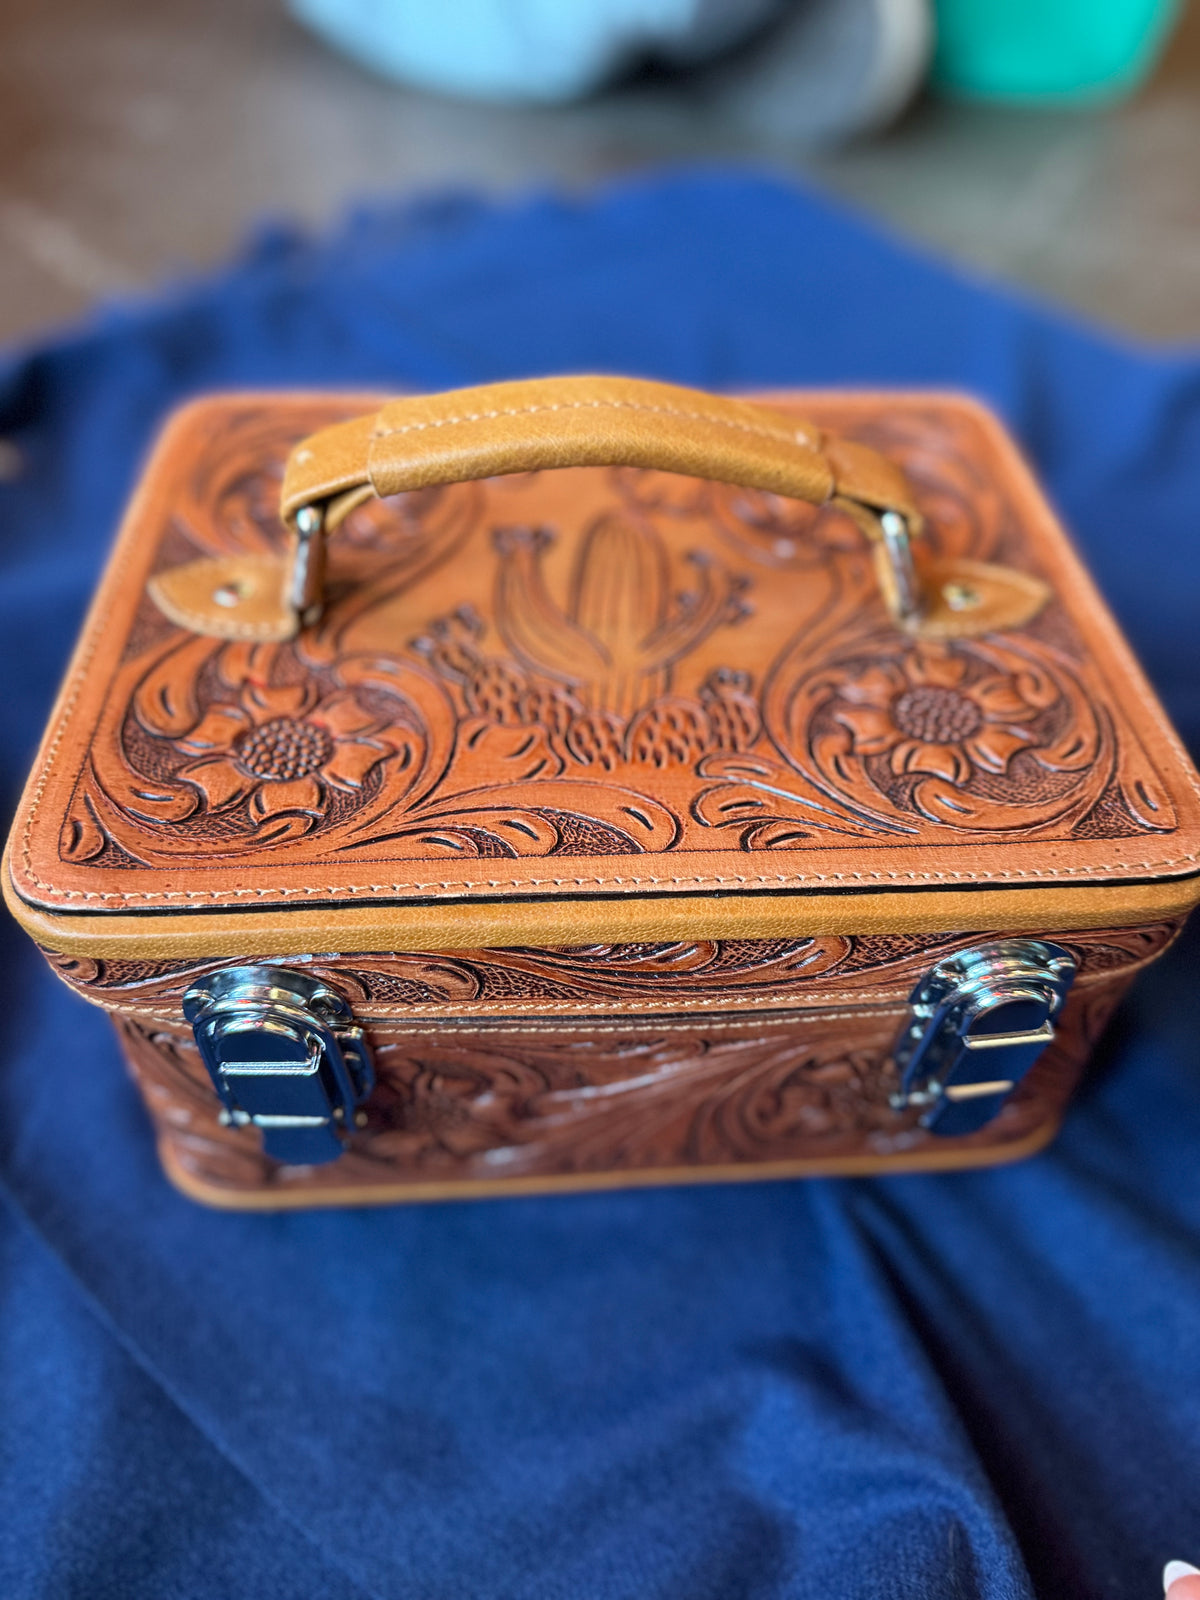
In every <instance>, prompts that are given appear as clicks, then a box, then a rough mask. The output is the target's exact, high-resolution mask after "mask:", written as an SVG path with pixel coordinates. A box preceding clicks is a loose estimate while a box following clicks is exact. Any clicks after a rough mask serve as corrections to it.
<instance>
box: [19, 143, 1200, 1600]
mask: <svg viewBox="0 0 1200 1600" xmlns="http://www.w3.org/2000/svg"><path fill="white" fill-rule="evenodd" d="M595 368H600V369H610V370H613V369H615V370H626V371H629V372H634V373H641V374H647V375H652V376H657V377H663V378H668V379H674V380H677V381H681V382H684V383H693V384H700V385H706V386H713V387H716V388H721V387H741V386H748V385H784V384H875V383H885V384H937V385H955V386H964V387H967V388H970V389H973V390H976V391H978V392H980V393H982V394H983V395H984V396H986V397H987V398H988V399H990V400H991V401H992V402H993V403H994V404H995V405H996V406H998V407H999V409H1000V410H1001V412H1002V413H1003V414H1005V416H1006V417H1007V418H1008V420H1009V422H1010V423H1011V424H1012V425H1013V427H1014V428H1015V429H1016V431H1017V433H1018V434H1019V435H1020V436H1021V438H1022V439H1023V440H1024V442H1025V444H1026V445H1027V447H1028V449H1029V450H1030V451H1031V453H1032V455H1033V457H1034V459H1035V461H1036V463H1037V465H1038V467H1039V468H1040V470H1041V471H1042V473H1043V474H1044V476H1045V479H1046V481H1047V482H1048V484H1049V486H1050V489H1051V492H1052V494H1053V496H1054V497H1055V499H1056V501H1057V502H1058V504H1059V505H1060V506H1061V508H1062V509H1063V511H1064V512H1065V514H1066V517H1067V520H1068V522H1069V524H1070V525H1071V527H1072V528H1073V530H1074V531H1075V534H1076V535H1077V537H1078V539H1079V541H1080V543H1081V545H1082V546H1083V548H1084V550H1085V552H1086V554H1087V556H1088V558H1089V560H1090V562H1091V564H1092V566H1093V569H1094V570H1095V572H1096V574H1097V576H1098V577H1099V579H1100V582H1101V584H1102V586H1103V587H1104V589H1105V590H1106V592H1107V594H1108V596H1109V597H1110V599H1111V601H1112V603H1113V605H1114V607H1115V609H1116V610H1117V612H1118V614H1119V616H1120V618H1121V620H1122V621H1123V623H1124V625H1125V626H1126V628H1127V630H1128V632H1129V634H1130V636H1131V638H1132V639H1133V642H1134V644H1135V647H1136V648H1137V649H1138V650H1139V652H1140V654H1141V656H1142V659H1143V661H1144V662H1145V664H1146V666H1147V667H1148V669H1149V671H1150V674H1151V676H1152V677H1153V678H1154V680H1155V682H1156V684H1157V686H1158V688H1159V690H1160V692H1161V693H1162V694H1163V696H1164V698H1165V700H1166V702H1167V704H1168V707H1169V709H1170V710H1171V712H1172V714H1173V715H1174V717H1175V719H1176V720H1177V722H1178V724H1179V726H1180V727H1181V729H1182V730H1183V732H1184V734H1185V736H1187V737H1188V738H1189V739H1190V740H1191V742H1192V746H1193V748H1195V747H1196V745H1197V744H1198V743H1200V673H1198V671H1197V637H1198V633H1200V630H1198V628H1197V616H1198V608H1200V569H1198V566H1197V557H1196V535H1197V528H1198V527H1200V354H1198V353H1196V352H1192V353H1190V354H1189V353H1180V354H1167V353H1162V354H1153V353H1149V352H1147V351H1143V350H1135V349H1132V348H1125V347H1122V346H1121V345H1119V344H1118V343H1116V342H1114V341H1112V340H1110V339H1106V338H1103V337H1101V336H1099V335H1098V334H1096V333H1095V332H1092V331H1090V330H1088V329H1086V328H1083V327H1080V326H1077V325H1075V324H1073V323H1072V322H1070V321H1069V320H1067V319H1066V318H1063V317H1060V316H1058V315H1055V314H1052V313H1050V312H1048V311H1046V310H1044V309H1040V308H1038V307H1036V306H1032V305H1029V304H1026V303H1023V302H1021V301H1020V300H1018V299H1016V298H1014V297H1012V296H1011V295H1007V294H1002V293H999V292H997V291H995V290H993V289H990V288H988V287H984V286H981V285H978V284H974V283H970V282H968V281H965V280H964V279H963V278H961V277H958V276H955V275H954V274H953V273H951V272H949V271H947V270H945V269H944V268H942V267H940V266H937V265H934V264H931V263H930V262H929V261H927V260H925V259H922V258H921V257H920V256H918V255H917V254H915V253H912V252H910V251H908V250H906V249H904V248H901V247H899V246H897V245H895V244H893V243H891V242H889V241H888V240H886V239H884V238H882V237H880V236H879V235H878V234H876V233H875V232H873V231H872V230H871V229H869V228H867V227H865V226H863V225H862V224H860V223H859V222H857V221H855V220H853V219H851V218H848V217H846V216H845V215H843V214H841V213H839V212H838V211H836V210H834V209H832V208H831V207H829V206H827V205H826V204H825V203H823V202H821V201H818V200H816V199H814V198H812V197H811V196H809V195H806V194H804V193H802V192H797V191H796V190H794V189H792V188H789V187H787V186H785V185H783V184H781V183H776V182H773V181H770V180H767V179H759V178H756V177H753V176H748V175H738V174H727V173H721V172H716V173H697V174H688V173H680V174H675V175H668V176H665V177H659V178H653V179H645V180H642V181H638V182H635V183H632V184H628V185H625V186H622V187H620V188H617V189H615V190H612V191H610V192H607V193H604V194H601V195H600V196H599V197H598V198H594V199H589V200H583V201H578V202H576V201H570V200H565V199H555V198H542V199H535V200H532V201H528V202H524V203H522V204H520V205H516V206H514V207H511V208H493V207H491V206H489V205H485V204H483V203H481V202H479V201H476V200H473V199H469V198H453V197H450V198H442V199H438V200H436V201H431V202H429V203H427V204H423V205H420V206H418V207H416V208H411V207H410V208H406V209H404V210H400V211H396V212H387V213H382V214H372V215H363V216H360V217H357V218H355V219H352V220H351V221H350V222H349V223H348V224H347V225H346V226H345V227H344V228H343V229H342V230H341V231H340V232H338V233H337V234H336V235H333V236H331V237H328V238H325V239H321V240H318V241H316V242H312V241H309V240H306V239H303V238H298V237H293V236H291V235H290V234H288V233H287V232H286V231H285V230H277V231H275V232H273V233H271V234H269V235H265V236H264V237H262V239H261V240H260V241H259V243H258V244H257V245H256V246H255V247H254V248H253V250H252V251H251V252H250V253H249V254H248V256H247V257H246V258H245V259H243V260H242V261H241V262H240V263H239V264H238V265H236V266H235V267H233V268H232V269H231V270H229V271H228V272H226V273H225V274H224V275H222V276H220V277H219V278H216V279H214V280H212V281H210V282H205V283H200V284H196V285H194V286H190V287H187V288H184V289H180V290H178V291H175V292H173V293H172V294H171V295H169V296H168V297H166V298H164V299H161V300H159V301H158V302H157V303H155V304H153V305H150V306H148V307H135V308H131V309H120V308H118V309H113V310H109V311H108V312H106V313H105V315H104V316H103V317H102V318H101V319H100V320H98V321H96V322H95V323H93V324H92V325H90V326H88V327H87V328H85V329H83V330H82V331H78V332H74V333H70V334H67V335H65V336H64V337H62V338H61V339H59V340H57V341H55V342H53V343H49V344H47V345H45V346H43V347H41V348H38V349H34V350H32V351H30V352H28V353H25V354H18V355H16V356H14V357H11V358H10V359H9V360H8V361H7V362H5V363H4V364H3V365H0V436H3V437H5V438H7V439H9V440H11V441H12V442H13V443H14V444H15V445H16V447H17V448H18V450H19V451H20V454H21V458H22V460H23V463H24V470H23V472H21V473H20V474H19V475H17V476H12V477H11V479H10V481H5V482H3V483H0V540H2V541H3V551H4V581H3V584H2V585H0V640H2V641H3V649H4V651H5V661H4V664H3V672H2V675H0V681H2V682H3V683H4V684H5V685H6V690H5V694H4V696H3V698H2V699H0V729H2V741H3V751H4V762H5V767H4V784H5V789H6V793H7V795H8V797H9V800H10V802H11V801H12V800H13V799H15V794H16V789H17V786H18V784H19V782H20V780H21V778H22V777H23V775H24V772H25V770H26V768H27V765H28V762H29V760H30V758H31V756H32V753H33V749H34V745H35V741H36V739H37V737H38V734H39V732H40V730H41V727H42V725H43V722H44V719H45V716H46V714H47V711H48V709H49V705H50V700H51V696H52V692H53V689H54V686H55V682H56V679H57V677H58V675H59V673H60V672H61V670H62V667H63V664H64V662H65V659H66V655H67V651H68V649H69V646H70V643H71V640H72V638H73V636H74V633H75V631H76V628H77V627H78V624H79V621H80V617H81V614H82V611H83V608H84V604H85V602H86V599H87V596H88V593H89V591H90V589H91V587H92V585H93V582H94V580H95V578H96V575H97V573H98V571H99V569H100V566H101V564H102V561H103V559H104V554H105V548H106V545H107V543H108V540H109V538H110V535H111V532H112V530H113V527H114V525H115V522H116V519H117V516H118V514H119V511H120V508H121V506H122V503H123V501H124V499H125V497H126V495H127V493H128V491H129V489H130V487H131V485H132V483H133V481H134V479H135V477H136V474H137V471H138V467H139V463H140V460H141V457H142V455H143V452H144V450H145V448H146V446H147V443H148V441H149V439H150V438H151V436H152V434H153V432H154V430H155V429H156V427H157V425H158V423H159V422H160V420H161V419H162V417H163V414H164V413H165V412H166V410H167V409H168V408H169V407H170V406H172V405H173V404H174V403H175V402H176V401H178V400H180V399H181V398H182V397H184V396H185V395H188V394H192V393H194V392H196V391H198V390H203V389H211V388H217V387H229V386H239V385H260V386H262V385H266V386H272V385H280V386H283V385H301V384H322V385H339V384H344V385H348V386H355V385H366V386H370V385H381V386H384V387H387V386H396V387H400V386H403V387H428V388H439V387H448V386H452V385H458V384H465V383H472V382H479V381H483V380H486V379H493V378H503V377H511V376H520V375H525V374H533V373H544V372H553V371H556V370H570V369H574V370H582V369H595ZM3 937H4V952H3V965H2V966H0V971H2V972H3V977H4V985H5V990H6V1003H5V1005H4V1006H3V1008H2V1010H0V1030H2V1040H3V1042H2V1049H3V1067H2V1070H0V1193H2V1195H3V1207H2V1208H0V1219H2V1225H0V1295H2V1300H0V1593H2V1594H3V1595H4V1596H5V1597H7V1600H17V1597H26V1596H37V1597H49V1596H54V1597H58V1596H68V1595H69V1596H76V1595H78V1596H84V1597H87V1600H109V1597H112V1600H117V1597H120V1600H142V1597H145V1600H168V1597H175V1596H178V1597H180V1600H207V1597H212V1600H228V1597H229V1596H231V1595H239V1596H253V1597H255V1600H271V1597H276V1596H278V1597H280V1600H300V1597H305V1596H313V1597H321V1600H363V1597H367V1596H371V1597H379V1600H382V1597H403V1600H467V1597H469V1600H649V1597H651V1596H657V1597H661V1600H734V1597H746V1600H751V1597H753V1600H768V1597H771V1600H775V1597H780V1600H781V1597H784V1596H787V1597H790V1600H829V1597H837V1600H879V1597H882V1596H887V1597H888V1600H901V1597H905V1596H911V1597H913V1600H918V1597H919V1600H951V1597H955V1600H972V1597H987V1600H1001V1597H1004V1600H1017V1597H1027V1596H1031V1595H1037V1596H1042V1597H1046V1600H1050V1597H1053V1600H1072V1597H1084V1596H1087V1597H1100V1596H1104V1597H1112V1600H1138V1597H1140V1596H1146V1597H1149V1596H1151V1595H1153V1594H1154V1593H1156V1592H1158V1582H1159V1580H1158V1572H1159V1570H1160V1568H1161V1564H1162V1562H1163V1561H1164V1559H1165V1558H1166V1557H1167V1556H1173V1555H1186V1556H1190V1557H1191V1558H1192V1559H1193V1560H1195V1559H1197V1553H1198V1552H1200V1382H1198V1381H1197V1372H1198V1365H1200V1181H1197V1180H1198V1162H1197V1154H1196V1152H1197V1149H1198V1137H1197V1136H1198V1133H1200V1072H1198V1071H1197V1042H1196V1041H1197V1038H1200V999H1198V996H1197V986H1196V983H1195V980H1194V976H1193V975H1194V973H1195V970H1196V950H1197V945H1196V941H1195V940H1194V939H1193V940H1191V941H1190V942H1187V943H1185V944H1184V945H1182V946H1179V947H1176V949H1175V950H1174V951H1173V952H1172V953H1171V954H1170V955H1168V956H1167V957H1166V958H1165V959H1164V960H1163V962H1162V963H1161V965H1160V966H1159V967H1158V968H1157V969H1156V970H1155V971H1154V972H1152V973H1151V974H1150V975H1149V976H1147V977H1146V978H1145V979H1144V980H1143V982H1142V983H1141V985H1140V986H1139V988H1138V990H1137V992H1136V995H1135V997H1134V998H1133V999H1132V1001H1131V1002H1130V1003H1129V1004H1127V1005H1126V1007H1125V1008H1124V1010H1123V1012H1122V1013H1121V1015H1120V1017H1119V1019H1118V1021H1117V1022H1116V1024H1115V1025H1114V1027H1113V1028H1112V1030H1111V1032H1110V1034H1109V1036H1108V1038H1107V1041H1106V1043H1105V1044H1104V1046H1103V1048H1102V1050H1101V1052H1100V1057H1099V1060H1098V1062H1097V1067H1096V1071H1095V1073H1094V1075H1093V1076H1092V1078H1091V1080H1090V1082H1089V1084H1088V1086H1087V1088H1086V1089H1085V1091H1084V1093H1083V1095H1082V1097H1081V1099H1080V1100H1079V1101H1078V1103H1077V1106H1076V1108H1075V1109H1074V1111H1073V1112H1072V1114H1071V1116H1070V1118H1069V1121H1068V1124H1067V1127H1066V1129H1065V1132H1064V1133H1063V1135H1062V1137H1061V1138H1060V1139H1059V1141H1058V1143H1057V1144H1056V1145H1055V1147H1054V1148H1053V1149H1052V1150H1050V1151H1049V1152H1048V1153H1046V1154H1044V1155H1042V1156H1040V1157H1038V1158H1037V1159H1035V1160H1033V1161H1030V1162H1028V1163H1026V1164H1024V1165H1021V1166H1017V1167H1012V1168H1007V1169H1000V1170H996V1171H992V1172H984V1173H977V1174H963V1175H955V1176H941V1177H928V1178H924V1177H910V1178H894V1179H889V1180H882V1181H855V1182H809V1183H794V1184H788V1183H771V1184H765V1185H754V1184H747V1185H737V1186H729V1187H717V1188H710V1189H703V1188H684V1189H676V1190H658V1191H650V1192H635V1191H630V1192H624V1193H614V1194H597V1195H579V1196H571V1197H564V1198H558V1199H529V1200H508V1201H486V1202H478V1203H471V1204H441V1205H428V1206H415V1207H404V1208H398V1209H394V1210H382V1211H374V1212H369V1211H350V1212H344V1213H313V1214H308V1215H295V1216H279V1217H256V1216H235V1215H229V1216H226V1215H219V1214H213V1213H210V1212H206V1211H204V1210H202V1209H200V1208H198V1207H196V1206H194V1205H192V1204H190V1203H188V1202H187V1201H185V1200H183V1199H181V1198H179V1197H178V1196H176V1195H175V1194H174V1192H173V1191H172V1190H170V1189H169V1188H168V1186H167V1184H166V1183H165V1181H164V1179H163V1178H162V1177H161V1176H160V1173H159V1170H158V1166H157V1162H156V1160H155V1156H154V1152H153V1149H152V1146H151V1140H150V1135H149V1130H148V1126H147V1123H146V1120H145V1117H144V1115H143V1112H142V1109H141V1107H140V1104H139V1103H138V1101H137V1099H136V1096H135V1094H134V1091H133V1089H132V1087H131V1086H130V1084H129V1083H128V1081H127V1080H126V1077H125V1075H124V1072H123V1070H122V1068H121V1064H120V1060H119V1057H118V1054H117V1050H116V1046H115V1042H114V1040H113V1038H112V1037H111V1034H110V1030H109V1027H108V1023H107V1020H106V1019H105V1017H104V1016H102V1015H101V1014H100V1013H99V1012H97V1011H95V1010H92V1009H90V1008H89V1007H87V1006H86V1005H85V1004H83V1003H82V1002H81V1001H79V1000H77V999H75V998H73V997H72V996H71V995H69V994H68V993H67V992H66V991H65V990H64V989H63V988H62V987H61V986H60V985H59V984H58V983H57V982H56V980H55V979H54V978H53V977H52V976H51V975H50V974H49V972H48V971H47V970H46V969H45V968H44V966H43V965H42V964H41V961H40V958H39V957H38V956H37V955H36V953H35V952H34V951H33V950H32V949H31V948H30V946H29V943H28V941H27V939H26V938H25V937H24V935H22V934H20V933H19V932H18V931H17V930H16V929H15V927H14V926H13V925H11V924H8V923H6V925H5V927H4V929H3Z"/></svg>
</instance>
